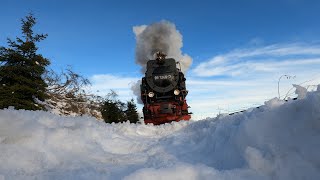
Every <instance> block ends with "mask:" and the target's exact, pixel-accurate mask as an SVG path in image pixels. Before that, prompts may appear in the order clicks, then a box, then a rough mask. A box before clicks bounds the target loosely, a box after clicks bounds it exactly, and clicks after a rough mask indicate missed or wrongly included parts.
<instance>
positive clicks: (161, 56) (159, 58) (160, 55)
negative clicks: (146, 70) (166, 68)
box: [156, 51, 167, 64]
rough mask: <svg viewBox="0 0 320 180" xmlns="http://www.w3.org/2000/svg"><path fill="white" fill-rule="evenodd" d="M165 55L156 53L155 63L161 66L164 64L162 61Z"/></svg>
mask: <svg viewBox="0 0 320 180" xmlns="http://www.w3.org/2000/svg"><path fill="white" fill-rule="evenodd" d="M166 56H167V55H166V54H164V53H163V52H161V51H158V52H157V53H156V60H157V63H158V64H163V63H164V60H165V59H166Z"/></svg>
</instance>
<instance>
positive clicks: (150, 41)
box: [131, 21, 192, 104]
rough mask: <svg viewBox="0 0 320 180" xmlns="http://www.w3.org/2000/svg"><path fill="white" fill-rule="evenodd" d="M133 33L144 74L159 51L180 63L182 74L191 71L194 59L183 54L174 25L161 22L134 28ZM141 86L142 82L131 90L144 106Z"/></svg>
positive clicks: (179, 36) (138, 62) (137, 55)
mask: <svg viewBox="0 0 320 180" xmlns="http://www.w3.org/2000/svg"><path fill="white" fill-rule="evenodd" d="M133 32H134V33H135V35H136V63H137V64H139V65H140V66H141V72H142V73H143V74H144V73H145V72H146V64H147V62H148V60H150V59H155V57H154V54H155V53H156V52H158V51H161V52H163V53H165V54H166V55H167V57H168V58H174V59H175V60H176V61H178V62H180V65H181V71H182V72H184V73H185V72H186V71H187V70H188V69H189V67H190V65H191V63H192V58H191V57H190V56H189V55H187V54H182V52H181V48H182V46H183V44H182V35H181V34H180V32H179V31H178V30H177V29H176V26H175V25H174V24H173V23H171V22H168V21H160V22H157V23H154V24H151V25H149V26H147V25H141V26H134V27H133ZM140 84H141V82H140V81H139V82H137V83H135V84H134V85H133V86H132V87H131V89H132V90H133V93H134V94H135V95H136V96H137V101H138V103H140V104H142V102H141V100H140Z"/></svg>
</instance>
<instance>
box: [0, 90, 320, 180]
mask: <svg viewBox="0 0 320 180" xmlns="http://www.w3.org/2000/svg"><path fill="white" fill-rule="evenodd" d="M304 93H305V92H304ZM300 97H303V98H304V99H299V100H295V101H293V100H289V101H288V102H285V101H280V100H278V99H276V98H275V99H272V100H270V101H268V102H266V103H265V105H264V106H261V107H260V108H253V109H249V110H247V111H246V112H243V113H238V114H235V115H232V116H230V115H220V116H218V117H217V118H212V119H206V120H202V121H197V122H179V123H172V124H166V125H161V126H152V125H136V124H129V123H123V124H111V125H110V124H105V123H103V122H99V121H97V120H96V119H93V118H90V117H60V116H57V115H54V114H50V113H47V112H42V111H37V112H32V111H24V110H19V111H17V110H13V109H6V110H0V180H3V179H137V180H138V179H139V180H140V179H146V180H147V179H148V180H149V179H166V180H167V179H183V180H185V179H232V180H234V179H246V180H248V179H288V180H289V179H290V180H291V179H314V180H317V179H320V91H317V92H313V93H307V94H304V95H303V96H302V95H301V96H300Z"/></svg>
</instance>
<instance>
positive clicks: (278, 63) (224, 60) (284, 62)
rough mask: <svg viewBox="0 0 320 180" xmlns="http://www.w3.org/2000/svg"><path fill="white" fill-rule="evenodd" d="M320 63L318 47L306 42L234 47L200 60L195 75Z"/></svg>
mask: <svg viewBox="0 0 320 180" xmlns="http://www.w3.org/2000/svg"><path fill="white" fill-rule="evenodd" d="M314 64H317V65H320V46H319V45H314V44H311V45H307V44H282V45H280V44H276V45H270V46H265V47H259V48H247V49H236V50H233V51H230V52H228V53H226V54H220V55H217V56H214V57H213V58H211V59H210V60H208V61H206V62H203V63H200V64H199V65H198V66H197V67H195V68H194V69H193V70H192V72H193V74H194V75H195V76H200V77H212V76H221V75H224V76H231V77H232V76H238V75H241V74H248V73H265V72H279V71H281V70H282V71H286V70H288V69H292V71H293V70H299V68H297V66H298V65H299V66H313V65H314Z"/></svg>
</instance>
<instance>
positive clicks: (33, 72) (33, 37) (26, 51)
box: [0, 14, 50, 110]
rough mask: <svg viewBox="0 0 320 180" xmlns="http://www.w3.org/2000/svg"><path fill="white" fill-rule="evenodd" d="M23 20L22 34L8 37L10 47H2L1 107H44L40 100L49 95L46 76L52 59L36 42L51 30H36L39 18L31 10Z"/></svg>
mask: <svg viewBox="0 0 320 180" xmlns="http://www.w3.org/2000/svg"><path fill="white" fill-rule="evenodd" d="M21 22H22V27H21V30H22V34H23V36H22V38H19V37H17V38H16V40H15V41H13V40H11V39H9V38H8V46H9V47H8V48H6V47H0V109H3V108H7V107H9V106H14V107H15V109H26V110H40V109H44V107H43V106H41V105H39V104H37V100H40V101H43V100H45V98H46V95H45V91H46V87H47V84H46V83H45V81H44V80H43V78H42V75H43V74H44V72H45V68H46V66H48V65H49V64H50V61H49V60H48V59H46V58H44V57H42V55H41V54H37V50H38V48H37V46H36V43H37V42H40V41H42V40H44V39H45V38H46V37H47V34H34V33H33V30H32V28H33V26H34V25H35V24H36V18H34V17H33V15H32V14H29V15H28V16H26V17H25V19H22V20H21Z"/></svg>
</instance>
